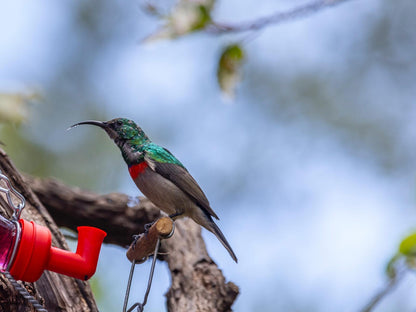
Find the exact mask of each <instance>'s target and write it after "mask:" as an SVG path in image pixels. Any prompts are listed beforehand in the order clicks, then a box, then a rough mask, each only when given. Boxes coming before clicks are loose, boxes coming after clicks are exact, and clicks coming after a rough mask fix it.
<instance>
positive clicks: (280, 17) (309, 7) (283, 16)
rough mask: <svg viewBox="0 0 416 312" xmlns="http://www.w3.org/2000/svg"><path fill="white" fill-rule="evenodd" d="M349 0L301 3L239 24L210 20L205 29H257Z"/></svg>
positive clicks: (210, 30) (222, 30)
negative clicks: (284, 10)
mask: <svg viewBox="0 0 416 312" xmlns="http://www.w3.org/2000/svg"><path fill="white" fill-rule="evenodd" d="M346 1H349V0H318V1H314V2H311V3H307V4H303V5H301V6H298V7H296V8H294V9H290V10H289V11H286V12H275V13H273V14H272V15H269V16H265V17H262V18H259V19H256V20H254V21H249V22H243V23H239V24H234V25H233V24H226V23H220V22H215V21H214V22H212V23H211V24H210V25H209V26H208V27H207V28H206V31H207V32H209V33H214V34H222V33H231V32H245V31H257V30H260V29H262V28H264V27H266V26H269V25H272V24H279V23H283V22H287V21H290V20H293V19H296V18H300V17H304V16H308V15H311V14H313V13H315V12H318V11H321V10H323V9H325V8H329V7H332V6H335V5H338V4H341V3H343V2H346Z"/></svg>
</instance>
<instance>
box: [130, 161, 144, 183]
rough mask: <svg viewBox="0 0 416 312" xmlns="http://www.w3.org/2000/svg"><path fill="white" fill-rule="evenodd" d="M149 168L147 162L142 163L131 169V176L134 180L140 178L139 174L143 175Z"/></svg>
mask: <svg viewBox="0 0 416 312" xmlns="http://www.w3.org/2000/svg"><path fill="white" fill-rule="evenodd" d="M147 167H148V165H147V163H146V162H145V161H142V162H141V163H139V164H136V165H133V166H131V167H129V172H130V176H131V177H132V178H133V179H136V178H137V177H138V176H139V174H141V173H143V171H145V170H146V168H147Z"/></svg>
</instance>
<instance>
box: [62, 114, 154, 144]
mask: <svg viewBox="0 0 416 312" xmlns="http://www.w3.org/2000/svg"><path fill="white" fill-rule="evenodd" d="M79 125H93V126H98V127H100V128H102V129H104V130H105V132H107V134H108V135H109V137H110V138H111V139H113V140H114V142H115V143H116V144H117V145H118V147H120V149H123V148H124V147H127V146H129V147H131V148H133V149H134V147H136V146H140V145H143V144H144V143H147V142H150V139H149V138H148V137H147V135H146V134H145V133H144V132H143V130H142V129H141V128H140V127H139V126H138V125H136V123H135V122H134V121H132V120H129V119H126V118H115V119H112V120H109V121H96V120H87V121H83V122H79V123H76V124H75V125H73V126H71V127H70V128H73V127H77V126H79ZM126 145H127V146H126Z"/></svg>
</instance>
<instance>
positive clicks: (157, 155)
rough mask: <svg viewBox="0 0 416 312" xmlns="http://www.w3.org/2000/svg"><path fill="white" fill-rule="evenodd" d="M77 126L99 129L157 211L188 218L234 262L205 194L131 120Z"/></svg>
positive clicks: (233, 255)
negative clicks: (206, 233)
mask: <svg viewBox="0 0 416 312" xmlns="http://www.w3.org/2000/svg"><path fill="white" fill-rule="evenodd" d="M79 125H93V126H98V127H100V128H102V129H104V130H105V132H107V134H108V136H109V137H110V138H111V139H112V140H113V141H114V143H115V144H116V145H117V146H118V147H119V149H120V151H121V155H122V156H123V159H124V161H125V162H126V164H127V166H128V170H129V173H130V176H131V177H132V179H133V181H134V183H135V184H136V185H137V187H138V188H139V189H140V191H141V192H142V193H143V195H144V196H146V197H147V198H148V199H149V200H150V201H151V202H152V203H153V204H155V205H156V206H157V207H158V208H159V209H161V210H162V211H164V212H165V213H166V214H168V215H169V217H171V218H172V219H173V220H175V219H177V218H181V217H190V218H191V219H192V220H194V221H195V222H196V223H198V224H199V225H201V226H203V227H204V228H206V229H207V230H208V231H210V232H212V233H214V235H215V236H216V237H217V238H218V239H219V241H220V242H221V243H222V244H223V245H224V247H225V248H226V249H227V251H228V252H229V254H230V256H231V257H232V258H233V260H234V261H235V262H237V257H236V255H235V253H234V251H233V249H232V248H231V246H230V244H229V243H228V241H227V239H226V238H225V236H224V234H223V233H222V232H221V230H220V229H219V228H218V226H217V225H216V224H215V222H214V221H213V219H212V218H213V217H214V218H215V219H217V220H219V218H218V216H217V214H216V213H215V212H214V210H213V209H212V208H211V206H210V204H209V201H208V199H207V197H206V196H205V194H204V192H203V191H202V189H201V188H200V186H199V185H198V183H197V182H196V181H195V179H194V178H193V177H192V176H191V174H190V173H189V172H188V170H187V169H186V168H185V166H184V165H183V164H182V163H181V162H180V161H179V160H178V159H177V158H176V157H175V156H173V154H172V153H171V152H169V151H168V150H167V149H166V148H164V147H162V146H159V145H157V144H155V143H153V142H152V141H151V140H150V139H149V137H148V136H147V135H146V134H145V133H144V131H143V130H142V129H141V128H140V127H139V126H138V125H136V123H135V122H134V121H132V120H129V119H126V118H115V119H112V120H109V121H96V120H87V121H83V122H79V123H76V124H74V125H72V126H71V127H70V128H73V127H76V126H79Z"/></svg>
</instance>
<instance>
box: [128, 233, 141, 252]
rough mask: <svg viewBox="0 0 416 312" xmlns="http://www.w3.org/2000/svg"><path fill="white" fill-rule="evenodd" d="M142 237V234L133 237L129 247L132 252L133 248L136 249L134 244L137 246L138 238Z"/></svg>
mask: <svg viewBox="0 0 416 312" xmlns="http://www.w3.org/2000/svg"><path fill="white" fill-rule="evenodd" d="M142 236H143V233H142V234H136V235H133V242H132V243H131V247H132V249H133V250H134V248H135V247H136V244H137V241H138V240H139V239H140V237H142Z"/></svg>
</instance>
